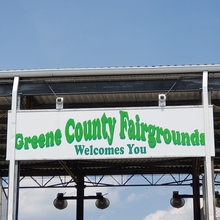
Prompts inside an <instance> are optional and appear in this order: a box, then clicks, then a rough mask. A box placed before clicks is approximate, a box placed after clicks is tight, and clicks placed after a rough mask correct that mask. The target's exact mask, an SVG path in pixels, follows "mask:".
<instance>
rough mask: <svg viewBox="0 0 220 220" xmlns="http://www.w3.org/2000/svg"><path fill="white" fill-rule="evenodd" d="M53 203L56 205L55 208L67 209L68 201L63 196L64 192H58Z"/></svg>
mask: <svg viewBox="0 0 220 220" xmlns="http://www.w3.org/2000/svg"><path fill="white" fill-rule="evenodd" d="M53 205H54V206H55V208H57V209H60V210H62V209H65V208H66V207H67V205H68V202H67V201H66V200H65V199H64V198H63V193H58V194H57V198H56V199H54V201H53Z"/></svg>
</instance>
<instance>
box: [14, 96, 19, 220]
mask: <svg viewBox="0 0 220 220" xmlns="http://www.w3.org/2000/svg"><path fill="white" fill-rule="evenodd" d="M20 109H21V95H17V110H20ZM14 178H15V192H14V194H15V202H16V204H15V220H18V208H19V184H20V161H15V177H14Z"/></svg>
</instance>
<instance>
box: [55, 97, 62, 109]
mask: <svg viewBox="0 0 220 220" xmlns="http://www.w3.org/2000/svg"><path fill="white" fill-rule="evenodd" d="M56 109H57V110H62V109H63V97H57V98H56Z"/></svg>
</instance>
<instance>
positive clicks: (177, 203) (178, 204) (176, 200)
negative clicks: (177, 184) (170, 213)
mask: <svg viewBox="0 0 220 220" xmlns="http://www.w3.org/2000/svg"><path fill="white" fill-rule="evenodd" d="M170 204H171V205H172V206H173V207H174V208H177V209H179V208H182V207H183V206H184V205H185V200H184V198H181V197H179V192H178V191H174V192H173V197H172V198H171V200H170Z"/></svg>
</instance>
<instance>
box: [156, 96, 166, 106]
mask: <svg viewBox="0 0 220 220" xmlns="http://www.w3.org/2000/svg"><path fill="white" fill-rule="evenodd" d="M166 99H167V97H166V95H165V94H159V95H158V106H159V107H166Z"/></svg>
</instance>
